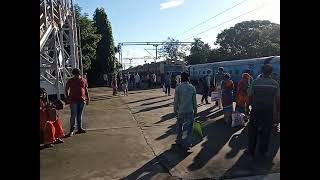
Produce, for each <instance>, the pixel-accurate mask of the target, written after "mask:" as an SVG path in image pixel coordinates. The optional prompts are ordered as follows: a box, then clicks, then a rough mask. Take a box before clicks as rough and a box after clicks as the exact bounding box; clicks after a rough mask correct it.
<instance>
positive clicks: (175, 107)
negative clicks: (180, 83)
mask: <svg viewBox="0 0 320 180" xmlns="http://www.w3.org/2000/svg"><path fill="white" fill-rule="evenodd" d="M178 108H179V93H178V88H176V90H175V92H174V102H173V112H174V114H175V115H177V114H178Z"/></svg>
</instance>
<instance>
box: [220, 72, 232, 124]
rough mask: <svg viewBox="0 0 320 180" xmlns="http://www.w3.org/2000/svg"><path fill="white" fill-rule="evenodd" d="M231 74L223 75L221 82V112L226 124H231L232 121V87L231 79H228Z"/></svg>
mask: <svg viewBox="0 0 320 180" xmlns="http://www.w3.org/2000/svg"><path fill="white" fill-rule="evenodd" d="M230 78H231V76H230V74H229V73H226V74H225V75H224V80H223V81H222V83H221V89H222V106H223V114H224V119H225V123H226V124H228V125H229V124H231V122H232V119H231V118H232V111H233V102H232V91H233V89H234V84H233V81H232V80H231V79H230Z"/></svg>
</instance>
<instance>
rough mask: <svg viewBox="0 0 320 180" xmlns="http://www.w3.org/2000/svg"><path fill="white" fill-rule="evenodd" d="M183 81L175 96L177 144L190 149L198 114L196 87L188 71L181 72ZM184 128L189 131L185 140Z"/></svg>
mask: <svg viewBox="0 0 320 180" xmlns="http://www.w3.org/2000/svg"><path fill="white" fill-rule="evenodd" d="M181 81H182V83H181V85H179V86H178V87H177V88H176V91H175V96H174V113H175V114H176V115H177V139H176V144H177V145H178V146H180V147H182V148H183V149H185V150H188V149H189V148H190V147H191V145H192V144H191V143H192V127H193V122H194V117H195V115H196V114H197V99H196V89H195V87H194V86H192V85H191V84H189V75H188V74H187V73H186V72H183V73H182V74H181ZM183 126H184V127H183ZM183 130H186V131H187V137H186V138H185V139H184V140H183V139H182V134H183Z"/></svg>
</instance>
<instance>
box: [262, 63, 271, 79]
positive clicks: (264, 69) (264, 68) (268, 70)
mask: <svg viewBox="0 0 320 180" xmlns="http://www.w3.org/2000/svg"><path fill="white" fill-rule="evenodd" d="M272 70H273V68H272V66H271V65H270V64H264V65H263V66H262V68H261V71H262V74H263V75H265V76H270V75H271V73H272Z"/></svg>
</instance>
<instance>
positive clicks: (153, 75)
mask: <svg viewBox="0 0 320 180" xmlns="http://www.w3.org/2000/svg"><path fill="white" fill-rule="evenodd" d="M151 78H152V86H153V88H156V87H157V76H156V74H155V73H153V74H152V76H151Z"/></svg>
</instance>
